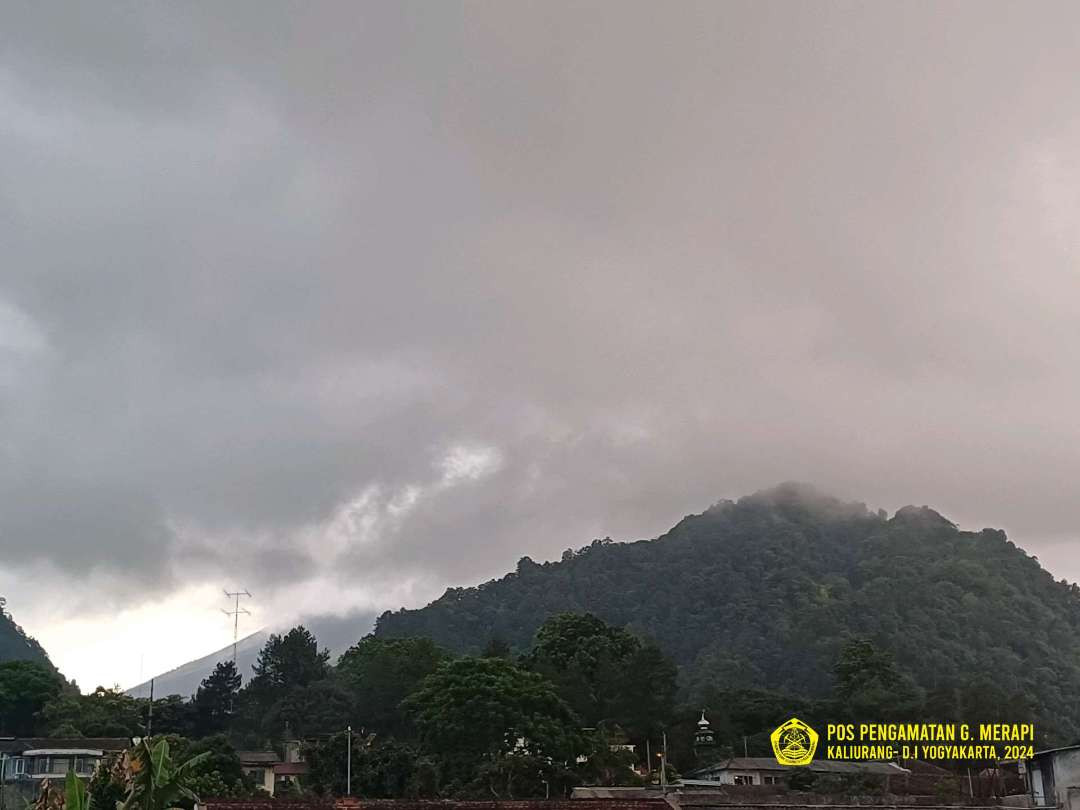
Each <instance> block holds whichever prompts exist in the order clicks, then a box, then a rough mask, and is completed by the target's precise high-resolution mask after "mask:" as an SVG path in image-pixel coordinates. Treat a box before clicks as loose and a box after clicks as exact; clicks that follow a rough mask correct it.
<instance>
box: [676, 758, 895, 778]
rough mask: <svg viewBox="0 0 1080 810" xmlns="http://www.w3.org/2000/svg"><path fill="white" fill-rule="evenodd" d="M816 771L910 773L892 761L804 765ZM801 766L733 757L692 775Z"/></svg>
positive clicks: (845, 761)
mask: <svg viewBox="0 0 1080 810" xmlns="http://www.w3.org/2000/svg"><path fill="white" fill-rule="evenodd" d="M802 767H805V768H806V769H807V770H810V771H813V772H815V773H861V774H870V775H872V776H899V775H901V774H905V773H910V771H909V770H908V769H907V768H901V767H900V766H899V765H896V764H894V763H892V762H849V761H847V760H833V759H820V760H817V761H816V762H812V763H810V764H809V765H806V766H802ZM800 769H801V768H799V767H795V766H791V765H781V764H780V763H779V762H777V761H776V760H775V759H774V758H773V757H732V758H731V759H725V760H721V761H720V762H714V763H713V764H712V765H707V766H706V767H704V768H700V769H698V770H697V771H695V772H694V773H692V774H690V776H692V777H695V778H697V779H700V778H701V777H703V776H705V775H706V774H710V773H719V772H720V771H777V772H782V771H798V770H800Z"/></svg>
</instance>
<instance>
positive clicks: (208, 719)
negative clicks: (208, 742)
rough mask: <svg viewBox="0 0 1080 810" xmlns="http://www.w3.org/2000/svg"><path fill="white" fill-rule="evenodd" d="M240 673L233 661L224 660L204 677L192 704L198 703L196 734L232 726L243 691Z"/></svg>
mask: <svg viewBox="0 0 1080 810" xmlns="http://www.w3.org/2000/svg"><path fill="white" fill-rule="evenodd" d="M241 680H242V679H241V677H240V673H239V672H237V671H236V664H235V663H234V662H232V661H220V662H218V664H217V666H215V667H214V671H213V672H211V673H210V674H209V675H207V676H206V677H205V678H203V682H202V684H201V685H200V686H199V689H198V691H197V692H195V697H194V699H193V701H192V703H193V704H194V706H195V733H196V735H197V736H199V737H205V736H207V735H210V734H216V733H219V732H223V731H225V730H227V729H228V728H229V724H230V721H231V720H232V717H233V715H234V713H235V711H236V700H237V696H238V695H239V694H240V684H241Z"/></svg>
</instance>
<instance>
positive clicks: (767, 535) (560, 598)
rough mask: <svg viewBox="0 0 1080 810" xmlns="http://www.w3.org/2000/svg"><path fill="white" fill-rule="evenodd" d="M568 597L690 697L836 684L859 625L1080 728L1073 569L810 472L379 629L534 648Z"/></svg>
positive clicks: (817, 692) (1054, 735)
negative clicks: (653, 655) (837, 493)
mask: <svg viewBox="0 0 1080 810" xmlns="http://www.w3.org/2000/svg"><path fill="white" fill-rule="evenodd" d="M567 611H570V612H591V613H594V614H596V615H597V616H599V617H600V618H602V619H604V620H605V621H607V622H610V623H612V624H614V625H616V626H619V627H625V628H627V629H629V630H631V631H632V632H634V633H635V634H637V635H640V636H643V637H646V638H650V639H653V640H655V641H656V642H657V643H658V645H659V646H660V647H661V648H662V649H663V650H664V651H665V652H666V653H667V654H668V655H670V656H671V657H672V658H673V659H674V661H675V662H676V663H677V664H678V665H679V668H680V676H681V685H682V691H683V694H684V696H685V697H688V698H691V699H693V698H694V697H695V696H696V695H699V694H705V693H707V692H708V691H709V690H713V689H716V688H718V687H719V688H739V687H750V686H758V687H762V686H763V687H768V688H772V689H777V690H783V691H784V692H786V693H789V694H797V695H805V696H808V697H819V696H823V695H826V694H827V693H828V692H829V690H830V689H831V688H832V687H833V666H834V663H835V661H836V660H837V657H838V655H839V653H840V651H841V649H842V647H843V646H844V644H845V643H846V642H847V641H849V640H850V639H852V638H854V637H863V638H868V639H871V640H872V641H873V642H874V643H875V644H876V645H877V646H878V647H880V648H882V649H884V650H886V651H888V652H890V653H891V654H892V656H893V657H894V658H895V660H896V661H897V662H898V664H899V666H900V667H901V669H903V670H904V671H905V672H906V674H908V675H910V676H911V677H912V678H913V680H914V681H915V683H916V684H917V685H918V686H919V687H920V688H921V689H922V690H923V691H924V693H925V694H927V695H930V696H933V695H941V694H944V693H946V692H948V691H949V690H950V689H953V688H957V687H962V688H964V689H968V690H970V689H972V687H973V686H978V685H979V684H983V683H985V684H987V685H988V686H992V688H993V692H992V694H995V695H998V696H999V697H998V698H997V699H998V700H1002V701H1005V700H1007V701H1010V702H1022V703H1023V704H1025V705H1026V706H1028V707H1030V710H1031V711H1033V712H1034V715H1035V718H1036V720H1037V721H1038V723H1039V725H1040V736H1043V737H1044V739H1047V740H1054V741H1059V742H1061V741H1068V742H1071V741H1073V740H1074V739H1076V738H1077V737H1078V736H1080V703H1077V701H1075V700H1074V696H1075V695H1076V694H1078V693H1080V589H1078V588H1077V586H1076V585H1072V584H1068V583H1066V582H1064V581H1061V582H1057V581H1055V580H1054V578H1053V577H1052V576H1051V575H1050V574H1049V573H1048V572H1047V571H1045V570H1044V569H1043V568H1042V567H1041V566H1040V565H1039V563H1038V561H1037V560H1036V559H1035V558H1034V557H1031V556H1029V555H1027V554H1026V553H1025V552H1024V551H1023V550H1022V549H1020V548H1018V547H1017V546H1016V545H1015V544H1014V543H1012V542H1011V541H1010V540H1008V539H1007V538H1006V536H1005V533H1004V532H1002V531H999V530H995V529H983V530H982V531H979V532H968V531H960V530H959V529H958V528H957V527H956V526H955V525H954V524H953V523H951V522H950V521H949V520H947V519H946V518H944V517H942V516H941V515H940V514H938V513H937V512H935V511H934V510H932V509H929V508H927V507H913V506H908V507H904V508H903V509H900V510H899V511H898V512H897V513H896V514H895V515H893V516H892V517H891V518H890V517H888V515H886V514H885V513H884V512H882V511H878V512H874V511H871V510H869V509H867V508H866V506H865V505H863V504H859V503H844V502H841V501H839V500H836V499H835V498H831V497H827V496H824V495H822V494H820V493H818V492H816V491H814V490H812V489H810V488H808V487H806V486H802V485H794V484H785V485H781V486H780V487H777V488H775V489H772V490H768V491H764V492H759V493H757V494H755V495H751V496H748V497H744V498H741V499H740V500H739V501H738V502H731V501H722V502H720V503H717V504H716V505H714V506H713V507H711V508H710V509H708V510H707V511H705V512H704V513H702V514H700V515H693V516H689V517H687V518H685V519H683V520H682V521H680V522H679V523H678V525H676V526H675V527H674V528H673V529H671V530H670V531H669V532H667V533H666V534H664V535H663V536H661V537H659V538H657V539H655V540H651V541H640V542H634V543H612V542H610V541H594V542H593V543H592V544H591V545H589V546H586V547H585V548H582V549H580V550H577V551H572V550H567V551H566V552H565V553H564V554H563V558H562V560H561V561H559V562H548V563H543V564H537V563H535V562H533V561H532V560H530V559H529V558H527V557H526V558H523V559H522V560H521V561H520V562H519V563H518V566H517V570H516V571H515V572H514V573H512V574H508V575H507V576H505V577H503V578H502V579H499V580H495V581H491V582H488V583H485V584H484V585H481V586H480V587H477V588H451V589H449V590H447V592H446V593H445V594H444V595H443V596H442V597H440V598H439V599H438V600H436V601H435V602H433V603H431V604H430V605H428V606H427V607H425V608H422V609H419V610H401V611H397V612H387V613H385V614H383V615H382V616H381V617H380V618H379V620H378V622H377V625H376V630H375V634H376V636H379V637H407V636H426V637H429V638H431V639H433V640H434V641H435V642H436V643H437V644H439V645H441V646H444V647H446V648H448V649H451V650H453V651H456V652H460V653H476V652H479V651H480V649H481V648H482V647H484V646H485V645H486V644H488V643H489V642H490V641H491V640H493V639H496V640H499V641H502V642H505V643H507V644H509V646H510V647H511V648H512V649H513V650H514V651H517V652H524V651H525V650H527V649H528V648H529V646H530V644H531V643H532V641H533V637H534V635H535V633H536V631H537V629H538V628H539V627H540V625H541V624H542V623H543V622H544V620H545V619H546V618H548V617H549V616H551V615H553V614H556V613H562V612H567ZM932 703H933V701H931V704H932Z"/></svg>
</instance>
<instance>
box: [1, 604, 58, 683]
mask: <svg viewBox="0 0 1080 810" xmlns="http://www.w3.org/2000/svg"><path fill="white" fill-rule="evenodd" d="M5 661H34V662H35V663H38V664H45V665H46V666H48V667H49V668H52V663H51V662H50V661H49V656H48V655H47V654H46V653H45V650H44V649H43V648H42V646H41V645H40V644H38V643H37V641H36V640H35V639H33V638H31V637H30V636H28V635H26V633H24V632H23V629H22V628H21V627H19V625H17V624H16V623H15V620H14V619H13V618H12V617H11V614H10V613H8V612H7V610H6V609H5V600H4V599H3V597H0V663H3V662H5Z"/></svg>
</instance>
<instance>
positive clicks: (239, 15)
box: [0, 0, 1080, 688]
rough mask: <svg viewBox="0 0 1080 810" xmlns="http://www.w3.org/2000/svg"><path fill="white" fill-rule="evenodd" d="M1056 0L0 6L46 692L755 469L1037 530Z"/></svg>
mask: <svg viewBox="0 0 1080 810" xmlns="http://www.w3.org/2000/svg"><path fill="white" fill-rule="evenodd" d="M1078 40H1080V9H1078V8H1077V7H1076V5H1075V4H1072V3H1062V4H1051V3H1044V4H1039V5H1038V6H1031V5H1028V4H1023V3H987V2H978V3H976V2H970V3H937V4H930V3H894V4H886V3H822V2H816V3H788V2H784V3H767V2H760V0H755V1H754V2H748V3H734V2H726V3H725V2H709V3H703V4H692V3H686V2H683V3H630V2H623V0H620V1H619V2H589V3H558V2H544V3H523V2H502V1H501V2H494V3H490V4H488V3H479V2H477V3H468V4H465V5H460V4H456V3H449V2H445V3H405V2H399V1H398V0H394V2H385V3H355V2H348V3H340V4H339V3H330V2H320V3H315V4H308V5H304V6H300V5H297V4H276V3H268V2H265V0H259V2H249V3H244V2H233V3H228V4H217V3H201V4H194V3H138V4H130V3H123V4H121V3H116V4H109V3H94V4H79V3H68V4H59V3H53V4H49V3H18V4H16V3H9V4H8V5H7V7H6V8H5V12H4V23H3V25H2V26H0V243H2V244H3V261H2V265H0V266H2V270H0V549H2V553H3V559H4V566H3V572H2V574H0V588H2V589H3V590H2V591H0V592H3V593H4V594H5V595H7V596H8V598H9V606H10V608H11V609H12V611H13V612H14V614H15V616H16V618H17V619H18V620H20V621H21V622H22V623H23V624H24V625H26V626H27V629H28V630H30V631H31V632H33V633H34V634H36V635H37V636H38V637H39V638H41V639H42V640H43V641H44V642H45V643H46V645H47V646H48V648H49V651H50V652H51V653H52V655H53V657H54V659H55V660H56V661H57V662H58V663H59V664H60V665H61V667H62V668H63V669H64V671H65V672H66V673H67V674H69V675H74V676H75V677H77V678H78V679H79V681H80V683H81V684H82V685H83V687H84V688H86V687H92V686H93V685H95V684H96V683H97V682H104V683H111V682H114V681H116V682H120V683H124V684H129V683H134V682H135V681H137V680H139V679H140V677H139V676H140V674H146V675H149V674H152V672H153V671H160V670H161V669H164V668H167V667H169V666H173V665H175V664H177V663H180V662H182V661H184V660H186V659H188V658H193V657H196V656H197V655H201V654H203V653H205V652H208V651H209V650H210V649H212V648H213V647H215V646H221V645H222V644H224V643H225V642H226V641H229V640H230V635H231V634H230V630H229V628H228V627H227V623H226V621H225V619H224V617H223V616H221V615H220V613H217V612H216V611H217V610H218V608H219V607H220V606H221V605H220V604H219V601H220V600H219V599H218V597H219V596H220V589H221V588H222V587H223V586H242V587H247V588H249V589H251V590H252V591H253V592H255V593H256V597H257V598H256V599H255V600H254V604H253V608H254V609H255V610H256V612H257V615H256V616H255V617H254V618H253V619H251V620H249V621H250V622H251V623H252V624H251V626H252V627H254V624H255V623H261V622H276V621H286V620H288V619H290V618H292V617H294V616H295V615H299V614H303V613H305V612H320V611H337V612H343V611H347V610H350V609H363V610H368V609H381V608H384V607H398V606H401V605H409V606H415V605H419V604H422V603H423V602H425V601H427V600H428V599H430V598H432V597H434V596H437V595H438V594H439V593H441V591H442V589H443V588H445V587H446V586H447V585H458V584H472V583H476V582H478V581H482V580H484V579H487V578H490V577H492V576H496V575H499V574H501V573H502V572H504V571H505V570H507V569H509V568H512V567H513V565H514V563H515V562H516V560H517V559H518V558H519V557H521V556H522V555H525V554H528V555H530V556H533V557H534V558H537V559H545V558H553V557H557V556H558V555H559V553H560V552H561V551H562V549H564V548H567V547H569V546H575V547H576V546H580V545H584V544H585V543H587V542H589V541H590V540H591V539H593V538H594V537H602V536H605V535H610V536H611V537H613V538H615V539H636V538H640V537H649V536H654V535H656V534H658V533H659V532H661V531H663V530H664V529H666V528H668V527H670V526H671V525H672V524H673V523H675V522H676V521H677V520H678V519H679V518H680V517H682V516H683V515H685V514H687V513H689V512H696V511H701V510H703V509H704V508H706V507H707V506H708V505H709V504H711V503H712V502H714V501H716V500H717V499H719V498H722V497H736V496H739V495H742V494H747V493H749V492H752V491H754V490H755V489H759V488H762V487H765V486H770V485H772V484H775V483H777V482H779V481H782V480H787V479H798V480H804V481H810V482H814V483H816V484H817V485H818V486H819V487H820V488H822V489H825V490H827V491H829V492H832V493H834V494H837V495H839V496H841V497H846V498H851V499H854V500H861V501H865V502H866V503H867V504H869V505H870V506H872V507H875V508H876V507H884V508H887V509H890V510H892V509H895V508H897V507H899V506H902V505H904V504H906V503H911V502H914V503H917V504H924V503H925V504H930V505H932V506H934V507H935V508H937V509H938V510H939V511H942V512H943V513H945V514H946V515H948V516H949V517H951V518H952V519H954V520H956V521H958V522H959V523H960V524H961V525H962V526H964V527H966V528H974V529H978V528H982V527H983V526H997V527H1003V528H1005V529H1006V530H1008V531H1009V533H1010V535H1011V536H1012V537H1013V539H1014V540H1016V541H1017V542H1018V543H1019V544H1020V545H1022V546H1023V547H1025V548H1027V549H1028V550H1029V551H1031V552H1033V553H1036V554H1038V555H1039V556H1040V559H1042V560H1043V561H1044V563H1045V564H1046V565H1048V566H1049V567H1050V568H1051V570H1052V571H1053V572H1054V573H1055V574H1056V575H1057V576H1059V577H1060V576H1066V577H1068V578H1070V579H1076V578H1077V577H1078V576H1080V563H1077V562H1074V557H1075V556H1076V555H1075V552H1076V551H1077V550H1078V545H1077V541H1076V539H1075V537H1076V534H1075V527H1076V526H1077V525H1078V523H1080V498H1077V497H1076V495H1075V481H1076V480H1077V478H1078V477H1080V475H1078V474H1080V418H1078V413H1080V374H1078V368H1080V363H1078V359H1077V348H1078V346H1080V264H1078V259H1080V229H1078V225H1080V98H1078V93H1080V87H1078V85H1077V82H1076V76H1077V75H1080V41H1078Z"/></svg>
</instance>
